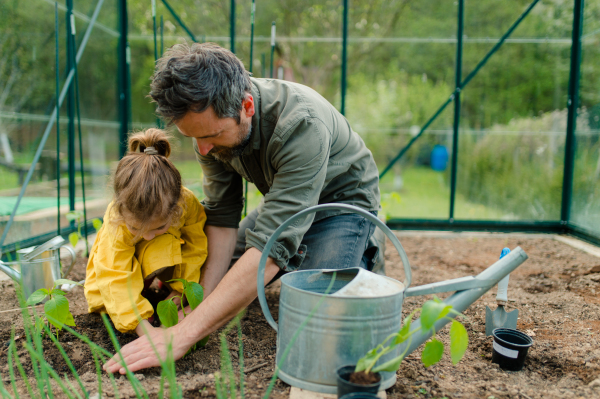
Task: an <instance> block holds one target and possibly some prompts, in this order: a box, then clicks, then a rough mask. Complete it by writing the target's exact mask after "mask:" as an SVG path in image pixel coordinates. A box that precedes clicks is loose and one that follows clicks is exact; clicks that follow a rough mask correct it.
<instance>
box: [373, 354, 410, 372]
mask: <svg viewBox="0 0 600 399" xmlns="http://www.w3.org/2000/svg"><path fill="white" fill-rule="evenodd" d="M402 360H404V356H398V357H396V358H393V359H392V360H388V361H387V362H385V363H383V364H380V365H379V366H377V367H374V368H373V370H371V371H372V372H373V373H379V372H382V371H391V372H395V371H396V370H398V369H399V368H400V364H401V363H402Z"/></svg>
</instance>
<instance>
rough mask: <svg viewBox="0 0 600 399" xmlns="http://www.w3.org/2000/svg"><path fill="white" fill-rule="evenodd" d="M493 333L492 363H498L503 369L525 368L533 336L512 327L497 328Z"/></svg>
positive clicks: (515, 369)
mask: <svg viewBox="0 0 600 399" xmlns="http://www.w3.org/2000/svg"><path fill="white" fill-rule="evenodd" d="M492 335H493V336H494V345H493V347H494V349H493V353H492V363H497V364H498V365H500V368H501V369H503V370H509V371H520V370H521V369H523V365H524V364H525V358H526V357H527V351H528V350H529V347H530V346H531V345H533V340H532V339H531V337H530V336H529V335H527V334H525V333H523V332H521V331H519V330H515V329H512V328H496V329H495V330H494V331H492Z"/></svg>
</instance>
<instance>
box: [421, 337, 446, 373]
mask: <svg viewBox="0 0 600 399" xmlns="http://www.w3.org/2000/svg"><path fill="white" fill-rule="evenodd" d="M443 354H444V344H443V343H442V342H441V341H438V340H437V339H435V338H434V339H432V340H431V341H429V342H427V343H426V344H425V348H424V349H423V352H422V353H421V361H422V362H423V364H424V365H425V367H429V366H431V365H433V364H436V363H437V362H439V361H440V360H442V355H443Z"/></svg>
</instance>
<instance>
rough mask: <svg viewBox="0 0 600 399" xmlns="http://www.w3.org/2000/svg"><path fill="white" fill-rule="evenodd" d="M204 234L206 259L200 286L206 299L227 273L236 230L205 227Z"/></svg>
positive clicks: (235, 239) (235, 238)
mask: <svg viewBox="0 0 600 399" xmlns="http://www.w3.org/2000/svg"><path fill="white" fill-rule="evenodd" d="M204 233H205V234H206V238H207V240H208V258H207V259H206V262H205V263H204V267H203V268H202V274H201V275H200V285H202V287H203V288H204V297H205V298H206V297H207V296H208V295H209V294H210V293H211V292H213V291H214V290H215V288H216V287H217V285H219V283H220V282H221V280H222V279H223V276H225V274H226V273H227V269H228V268H229V264H230V262H231V257H232V256H233V251H234V250H235V243H236V241H237V229H233V228H228V227H217V226H206V227H205V228H204ZM257 265H258V263H257Z"/></svg>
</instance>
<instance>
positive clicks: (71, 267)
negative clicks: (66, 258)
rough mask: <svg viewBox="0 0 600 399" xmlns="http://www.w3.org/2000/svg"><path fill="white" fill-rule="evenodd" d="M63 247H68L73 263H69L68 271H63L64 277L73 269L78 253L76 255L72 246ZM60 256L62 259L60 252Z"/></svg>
mask: <svg viewBox="0 0 600 399" xmlns="http://www.w3.org/2000/svg"><path fill="white" fill-rule="evenodd" d="M61 248H64V249H66V250H67V251H69V253H70V254H71V264H70V265H69V267H67V269H66V271H64V272H63V273H62V278H66V277H67V276H68V275H69V273H71V269H73V265H74V264H75V258H76V257H77V255H75V251H74V250H73V248H71V247H68V246H66V245H63V246H62V247H61ZM59 250H60V249H59ZM58 258H59V259H60V254H59V255H58Z"/></svg>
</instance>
